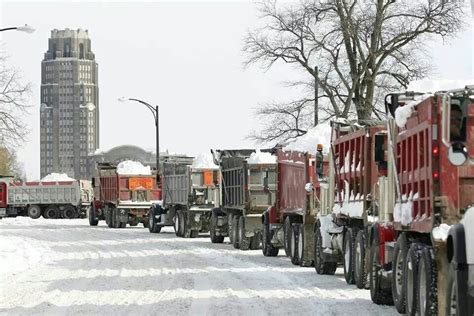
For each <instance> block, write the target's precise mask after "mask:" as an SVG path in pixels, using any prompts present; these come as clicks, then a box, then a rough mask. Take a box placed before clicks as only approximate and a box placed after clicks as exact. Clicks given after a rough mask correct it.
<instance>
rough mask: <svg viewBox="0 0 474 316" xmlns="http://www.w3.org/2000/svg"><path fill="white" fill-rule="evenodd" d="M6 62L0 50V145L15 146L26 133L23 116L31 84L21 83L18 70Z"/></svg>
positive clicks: (5, 57) (22, 139) (6, 59)
mask: <svg viewBox="0 0 474 316" xmlns="http://www.w3.org/2000/svg"><path fill="white" fill-rule="evenodd" d="M7 62H8V58H7V56H6V55H5V54H4V53H2V52H0V146H2V147H7V148H15V147H17V146H18V145H19V144H20V143H21V142H22V141H24V140H25V137H26V135H27V133H28V129H27V127H26V126H25V124H24V121H23V117H24V116H25V114H26V111H27V108H28V107H29V105H28V101H29V98H30V96H31V85H30V84H29V83H27V84H25V83H23V81H22V78H21V76H20V74H19V72H18V71H17V70H16V69H14V68H12V67H9V66H8V63H7Z"/></svg>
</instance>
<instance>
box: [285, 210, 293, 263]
mask: <svg viewBox="0 0 474 316" xmlns="http://www.w3.org/2000/svg"><path fill="white" fill-rule="evenodd" d="M291 234H292V229H291V221H290V217H289V216H287V217H286V219H285V221H284V222H283V244H284V246H285V254H286V256H287V257H291V249H290V242H291Z"/></svg>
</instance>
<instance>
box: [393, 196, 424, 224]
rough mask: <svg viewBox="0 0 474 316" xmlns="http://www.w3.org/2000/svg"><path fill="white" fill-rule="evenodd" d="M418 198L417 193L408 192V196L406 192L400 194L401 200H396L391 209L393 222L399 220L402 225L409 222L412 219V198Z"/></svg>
mask: <svg viewBox="0 0 474 316" xmlns="http://www.w3.org/2000/svg"><path fill="white" fill-rule="evenodd" d="M416 199H418V193H415V194H413V192H410V194H409V195H408V198H407V196H406V194H403V195H402V202H401V203H400V201H399V200H397V203H395V208H394V210H393V219H394V221H395V222H400V223H401V224H402V225H403V226H406V225H408V224H410V223H411V222H412V221H413V215H412V208H413V200H416Z"/></svg>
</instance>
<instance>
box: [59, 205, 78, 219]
mask: <svg viewBox="0 0 474 316" xmlns="http://www.w3.org/2000/svg"><path fill="white" fill-rule="evenodd" d="M62 217H63V218H67V219H73V218H76V217H77V212H76V208H75V207H74V206H72V205H66V206H65V207H64V209H63V211H62Z"/></svg>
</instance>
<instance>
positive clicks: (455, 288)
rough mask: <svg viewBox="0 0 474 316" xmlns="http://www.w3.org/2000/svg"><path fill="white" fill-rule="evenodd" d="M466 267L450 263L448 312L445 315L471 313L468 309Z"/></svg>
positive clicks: (447, 296)
mask: <svg viewBox="0 0 474 316" xmlns="http://www.w3.org/2000/svg"><path fill="white" fill-rule="evenodd" d="M465 269H466V267H458V268H457V269H456V265H455V263H454V262H451V264H450V265H449V272H448V286H447V289H446V312H445V315H449V316H456V315H469V310H468V304H469V303H468V298H467V295H468V286H467V282H468V280H467V278H463V277H462V276H467V271H465Z"/></svg>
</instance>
